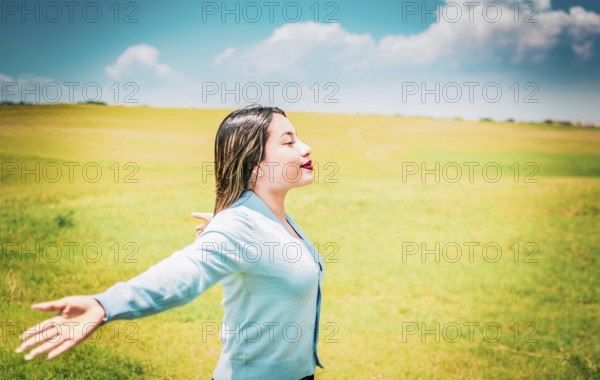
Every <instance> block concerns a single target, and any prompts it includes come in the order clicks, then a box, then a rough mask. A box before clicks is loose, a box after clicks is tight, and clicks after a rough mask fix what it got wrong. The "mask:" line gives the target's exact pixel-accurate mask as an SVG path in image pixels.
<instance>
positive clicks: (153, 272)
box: [92, 191, 325, 380]
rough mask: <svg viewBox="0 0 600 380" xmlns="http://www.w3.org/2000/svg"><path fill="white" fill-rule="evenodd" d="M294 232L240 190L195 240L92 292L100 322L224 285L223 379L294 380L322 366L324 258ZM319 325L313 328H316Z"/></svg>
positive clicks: (168, 304)
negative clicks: (98, 306)
mask: <svg viewBox="0 0 600 380" xmlns="http://www.w3.org/2000/svg"><path fill="white" fill-rule="evenodd" d="M286 218H287V220H288V221H289V222H290V224H291V225H292V227H293V228H294V230H296V232H297V233H298V235H299V236H301V239H298V238H296V237H294V236H292V235H291V234H290V233H289V232H288V231H287V229H286V228H285V227H284V226H283V224H282V223H281V222H280V221H279V219H277V217H276V216H275V215H274V214H273V212H272V211H271V210H270V209H269V207H268V206H267V204H266V203H265V202H264V201H263V200H262V199H261V198H260V197H259V196H257V195H256V194H255V193H253V192H252V191H245V192H244V193H243V194H242V196H241V197H240V198H239V199H238V200H237V201H236V202H235V203H234V204H233V205H232V206H230V207H228V208H227V209H225V210H223V211H221V212H219V213H218V214H217V215H216V216H215V217H214V218H213V220H212V221H211V222H210V224H209V225H208V226H207V228H206V229H205V231H204V232H203V233H202V234H200V235H199V236H198V237H197V238H196V240H195V241H194V243H193V244H191V245H189V246H187V247H185V248H184V249H182V250H180V251H177V252H175V253H174V254H173V255H171V256H170V257H168V258H166V259H164V260H162V261H160V262H159V263H158V264H155V265H153V266H152V267H150V268H149V269H148V270H146V271H145V272H143V273H141V274H140V275H138V276H136V277H134V278H132V279H131V280H129V281H127V282H118V283H116V284H115V285H113V286H112V287H110V288H109V289H108V290H106V291H105V292H103V293H99V294H95V295H93V296H92V297H94V298H95V299H96V300H98V302H100V303H101V304H102V306H103V307H104V309H105V311H106V318H105V319H104V321H105V322H108V321H111V320H114V319H133V318H140V317H145V316H148V315H151V314H155V313H158V312H161V311H163V310H167V309H169V308H172V307H175V306H181V305H183V304H185V303H188V302H190V301H192V300H193V299H194V298H196V297H197V296H198V295H200V294H202V293H203V292H205V291H206V290H207V289H209V288H210V287H211V286H213V285H214V284H216V283H217V282H220V283H221V284H222V285H223V290H224V298H223V302H222V305H223V308H224V309H225V314H224V317H223V323H222V324H221V326H219V328H218V330H219V332H220V336H221V341H222V351H221V355H220V357H219V361H218V363H217V366H216V369H215V371H214V374H213V377H214V379H215V380H221V379H290V380H298V379H300V378H302V377H304V376H308V375H311V374H313V373H315V368H316V366H317V365H318V366H320V367H321V368H323V365H322V364H321V362H320V361H319V357H318V355H317V341H318V336H319V329H318V326H319V314H320V309H321V284H322V280H323V274H324V269H325V266H324V263H323V258H322V257H321V255H320V254H319V252H318V251H317V250H316V248H315V246H314V245H313V244H312V243H311V241H310V240H309V239H308V237H307V236H306V235H305V234H304V232H303V231H302V230H301V229H300V227H299V226H298V225H297V224H296V223H295V222H294V221H293V220H292V218H291V217H290V216H289V215H287V213H286ZM315 326H317V328H315Z"/></svg>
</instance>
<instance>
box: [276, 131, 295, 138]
mask: <svg viewBox="0 0 600 380" xmlns="http://www.w3.org/2000/svg"><path fill="white" fill-rule="evenodd" d="M285 135H289V136H290V137H291V138H294V132H292V131H287V132H283V133H282V134H281V136H280V137H279V138H282V137H283V136H285Z"/></svg>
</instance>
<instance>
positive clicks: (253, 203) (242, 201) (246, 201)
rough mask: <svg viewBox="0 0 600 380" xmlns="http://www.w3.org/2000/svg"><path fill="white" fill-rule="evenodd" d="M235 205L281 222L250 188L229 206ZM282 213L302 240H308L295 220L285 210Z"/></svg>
mask: <svg viewBox="0 0 600 380" xmlns="http://www.w3.org/2000/svg"><path fill="white" fill-rule="evenodd" d="M235 206H246V207H248V208H249V209H251V210H254V211H257V212H259V213H261V214H262V215H264V216H266V217H267V218H269V219H271V220H272V221H274V222H276V223H279V224H281V221H280V220H279V219H278V218H277V217H276V216H275V214H274V213H273V211H271V209H270V208H269V206H268V205H267V204H266V203H265V201H264V200H262V198H261V197H259V196H258V195H256V193H254V192H253V191H252V190H246V191H244V192H243V193H242V195H241V196H240V197H239V198H238V200H237V201H235V202H234V203H233V204H232V205H231V206H230V207H235ZM284 214H285V218H286V219H287V221H288V222H290V224H291V225H292V227H293V228H294V229H295V230H296V232H298V234H299V235H300V237H301V238H302V239H303V240H305V241H307V242H308V241H309V240H308V238H307V237H306V235H305V234H304V232H303V231H302V230H301V229H300V227H299V226H298V225H297V224H296V222H295V221H294V220H293V219H292V217H291V216H289V215H288V213H287V212H286V213H284Z"/></svg>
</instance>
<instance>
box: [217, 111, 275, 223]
mask: <svg viewBox="0 0 600 380" xmlns="http://www.w3.org/2000/svg"><path fill="white" fill-rule="evenodd" d="M274 113H277V114H280V115H283V116H285V117H287V116H286V114H285V112H284V111H283V110H281V109H279V108H277V107H263V106H260V105H251V106H248V107H246V108H242V109H239V110H236V111H234V112H232V113H230V114H229V115H227V117H225V119H224V120H223V122H222V123H221V125H220V126H219V130H218V131H217V136H216V138H215V180H216V185H217V189H216V190H217V191H216V201H215V210H214V214H215V215H216V214H217V213H218V212H219V211H221V210H223V209H226V208H227V207H229V206H231V205H232V204H233V203H234V202H235V201H236V200H237V199H238V198H239V197H240V196H241V195H242V193H243V192H244V191H246V190H249V189H251V188H252V187H253V186H254V183H255V182H256V177H255V176H253V175H252V172H253V169H254V168H255V167H256V166H257V165H258V164H259V163H260V162H262V161H263V160H264V157H265V146H266V144H267V139H268V138H269V125H270V124H271V120H273V114H274Z"/></svg>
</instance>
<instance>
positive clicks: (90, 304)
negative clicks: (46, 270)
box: [16, 296, 105, 360]
mask: <svg viewBox="0 0 600 380" xmlns="http://www.w3.org/2000/svg"><path fill="white" fill-rule="evenodd" d="M31 307H32V308H33V309H35V310H40V311H55V310H58V315H56V316H55V317H52V318H49V319H46V320H45V321H43V322H40V323H37V324H36V325H35V326H33V327H30V328H29V329H27V330H26V331H25V332H24V333H23V334H21V335H20V336H19V338H20V339H21V340H24V339H27V340H25V341H24V342H23V343H21V345H20V346H19V347H17V349H16V352H17V353H21V352H23V351H25V350H28V349H30V348H32V347H34V346H35V345H37V344H40V343H42V344H41V345H40V346H38V347H37V348H35V349H33V350H31V352H30V353H29V354H27V355H25V360H31V359H33V358H35V357H36V356H38V355H41V354H43V353H45V352H48V351H50V353H49V354H48V357H47V358H46V360H50V359H54V358H55V357H57V356H58V355H60V354H62V353H63V352H65V351H67V350H69V349H71V348H73V347H74V346H76V345H77V344H78V343H79V342H81V341H82V340H84V339H85V338H86V337H87V336H88V335H90V334H91V333H92V332H93V331H94V330H96V328H98V326H100V325H101V324H102V320H103V318H104V317H105V314H104V308H103V307H102V305H100V304H99V303H98V301H96V300H95V299H93V298H92V297H90V296H74V297H65V298H61V299H59V300H56V301H50V302H43V303H38V304H35V305H32V306H31Z"/></svg>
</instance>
